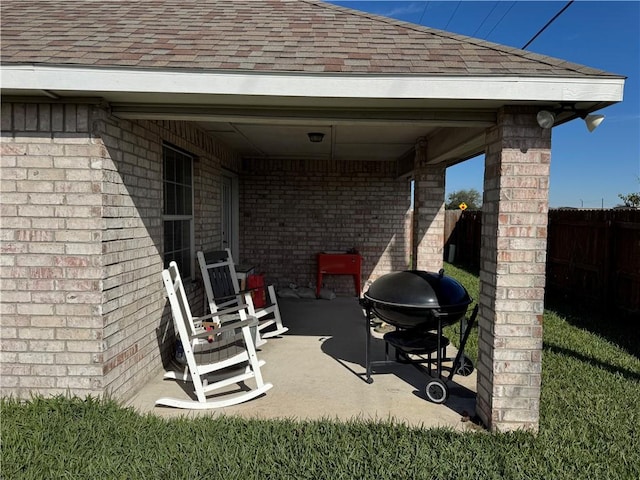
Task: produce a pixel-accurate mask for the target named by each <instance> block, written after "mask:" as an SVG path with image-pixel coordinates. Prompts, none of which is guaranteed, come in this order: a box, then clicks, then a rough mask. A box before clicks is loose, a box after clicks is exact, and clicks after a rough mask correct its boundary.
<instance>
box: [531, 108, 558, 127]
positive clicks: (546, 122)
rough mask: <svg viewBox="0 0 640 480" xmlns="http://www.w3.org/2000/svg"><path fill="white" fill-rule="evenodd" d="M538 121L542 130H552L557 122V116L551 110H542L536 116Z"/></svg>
mask: <svg viewBox="0 0 640 480" xmlns="http://www.w3.org/2000/svg"><path fill="white" fill-rule="evenodd" d="M536 120H537V121H538V125H540V128H551V127H553V124H554V123H555V122H556V116H555V115H554V114H553V112H550V111H549V110H540V111H539V112H538V115H536Z"/></svg>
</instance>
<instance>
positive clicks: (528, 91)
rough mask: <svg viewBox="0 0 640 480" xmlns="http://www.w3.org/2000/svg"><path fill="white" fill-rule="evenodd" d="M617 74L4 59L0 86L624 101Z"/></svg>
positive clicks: (335, 96)
mask: <svg viewBox="0 0 640 480" xmlns="http://www.w3.org/2000/svg"><path fill="white" fill-rule="evenodd" d="M623 87H624V78H622V77H614V76H611V77H606V76H604V77H588V76H582V77H557V76H553V77H552V76H549V77H528V76H518V75H514V76H471V75H470V76H440V75H395V76H393V75H374V74H366V75H364V74H363V75H356V74H353V75H345V74H325V73H313V74H309V73H300V74H295V73H259V72H249V73H241V72H199V71H193V70H185V71H182V70H160V69H158V70H149V69H147V70H143V69H125V68H90V67H75V66H40V65H38V66H33V65H4V66H3V67H2V88H3V89H7V90H21V91H25V90H26V91H29V90H40V91H42V90H52V91H56V92H64V91H71V92H78V91H80V92H87V93H91V92H95V93H96V94H99V93H103V92H131V93H164V94H205V95H255V96H288V97H291V96H293V97H317V98H326V97H333V98H389V99H402V98H413V99H418V98H421V99H460V100H511V101H556V102H559V101H571V102H577V101H603V102H618V101H621V100H622V96H623Z"/></svg>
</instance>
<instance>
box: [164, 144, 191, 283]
mask: <svg viewBox="0 0 640 480" xmlns="http://www.w3.org/2000/svg"><path fill="white" fill-rule="evenodd" d="M165 149H168V150H172V151H174V152H176V153H178V154H179V155H180V156H182V157H184V158H185V159H189V169H190V177H191V184H190V185H188V186H189V188H190V189H191V214H189V215H166V214H165V212H164V205H165V202H164V200H165V198H164V197H165V196H166V194H167V193H166V188H165V186H166V184H167V183H173V182H168V181H167V178H166V176H165V173H166V172H165V171H164V160H165V157H164V156H165ZM194 160H195V158H194V156H193V155H192V154H190V153H188V152H186V151H184V150H182V149H180V148H178V147H175V146H173V145H171V144H169V143H166V142H163V143H162V196H163V199H162V200H163V202H162V242H163V255H162V259H163V263H166V255H167V253H169V252H167V251H166V245H164V243H165V242H164V241H165V237H164V231H165V223H166V222H172V221H184V220H186V221H188V222H189V269H190V273H189V275H186V272H185V274H184V275H183V278H184V279H186V280H190V279H193V278H195V253H194V252H195V228H194V209H195V195H194V190H195V189H194V178H193V163H194ZM182 185H186V184H182ZM174 251H176V250H174ZM165 268H166V265H165ZM183 270H184V269H183ZM181 274H182V272H181Z"/></svg>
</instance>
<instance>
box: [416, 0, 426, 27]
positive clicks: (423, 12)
mask: <svg viewBox="0 0 640 480" xmlns="http://www.w3.org/2000/svg"><path fill="white" fill-rule="evenodd" d="M427 8H429V2H424V9H423V10H422V15H420V20H418V25H422V18H423V17H424V14H425V13H427Z"/></svg>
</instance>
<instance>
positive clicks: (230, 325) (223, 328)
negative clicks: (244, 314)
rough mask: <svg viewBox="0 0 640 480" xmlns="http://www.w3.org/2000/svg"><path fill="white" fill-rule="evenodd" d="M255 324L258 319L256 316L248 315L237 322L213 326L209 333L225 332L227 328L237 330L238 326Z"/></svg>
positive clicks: (252, 325)
mask: <svg viewBox="0 0 640 480" xmlns="http://www.w3.org/2000/svg"><path fill="white" fill-rule="evenodd" d="M257 324H258V319H257V318H256V317H249V318H247V319H246V320H239V321H237V322H229V323H226V324H224V325H222V326H221V327H219V328H215V329H214V330H213V332H211V333H222V332H227V331H229V330H237V329H238V328H242V327H245V326H248V327H254V326H256V325H257ZM207 333H209V332H207ZM211 333H209V334H211Z"/></svg>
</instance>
